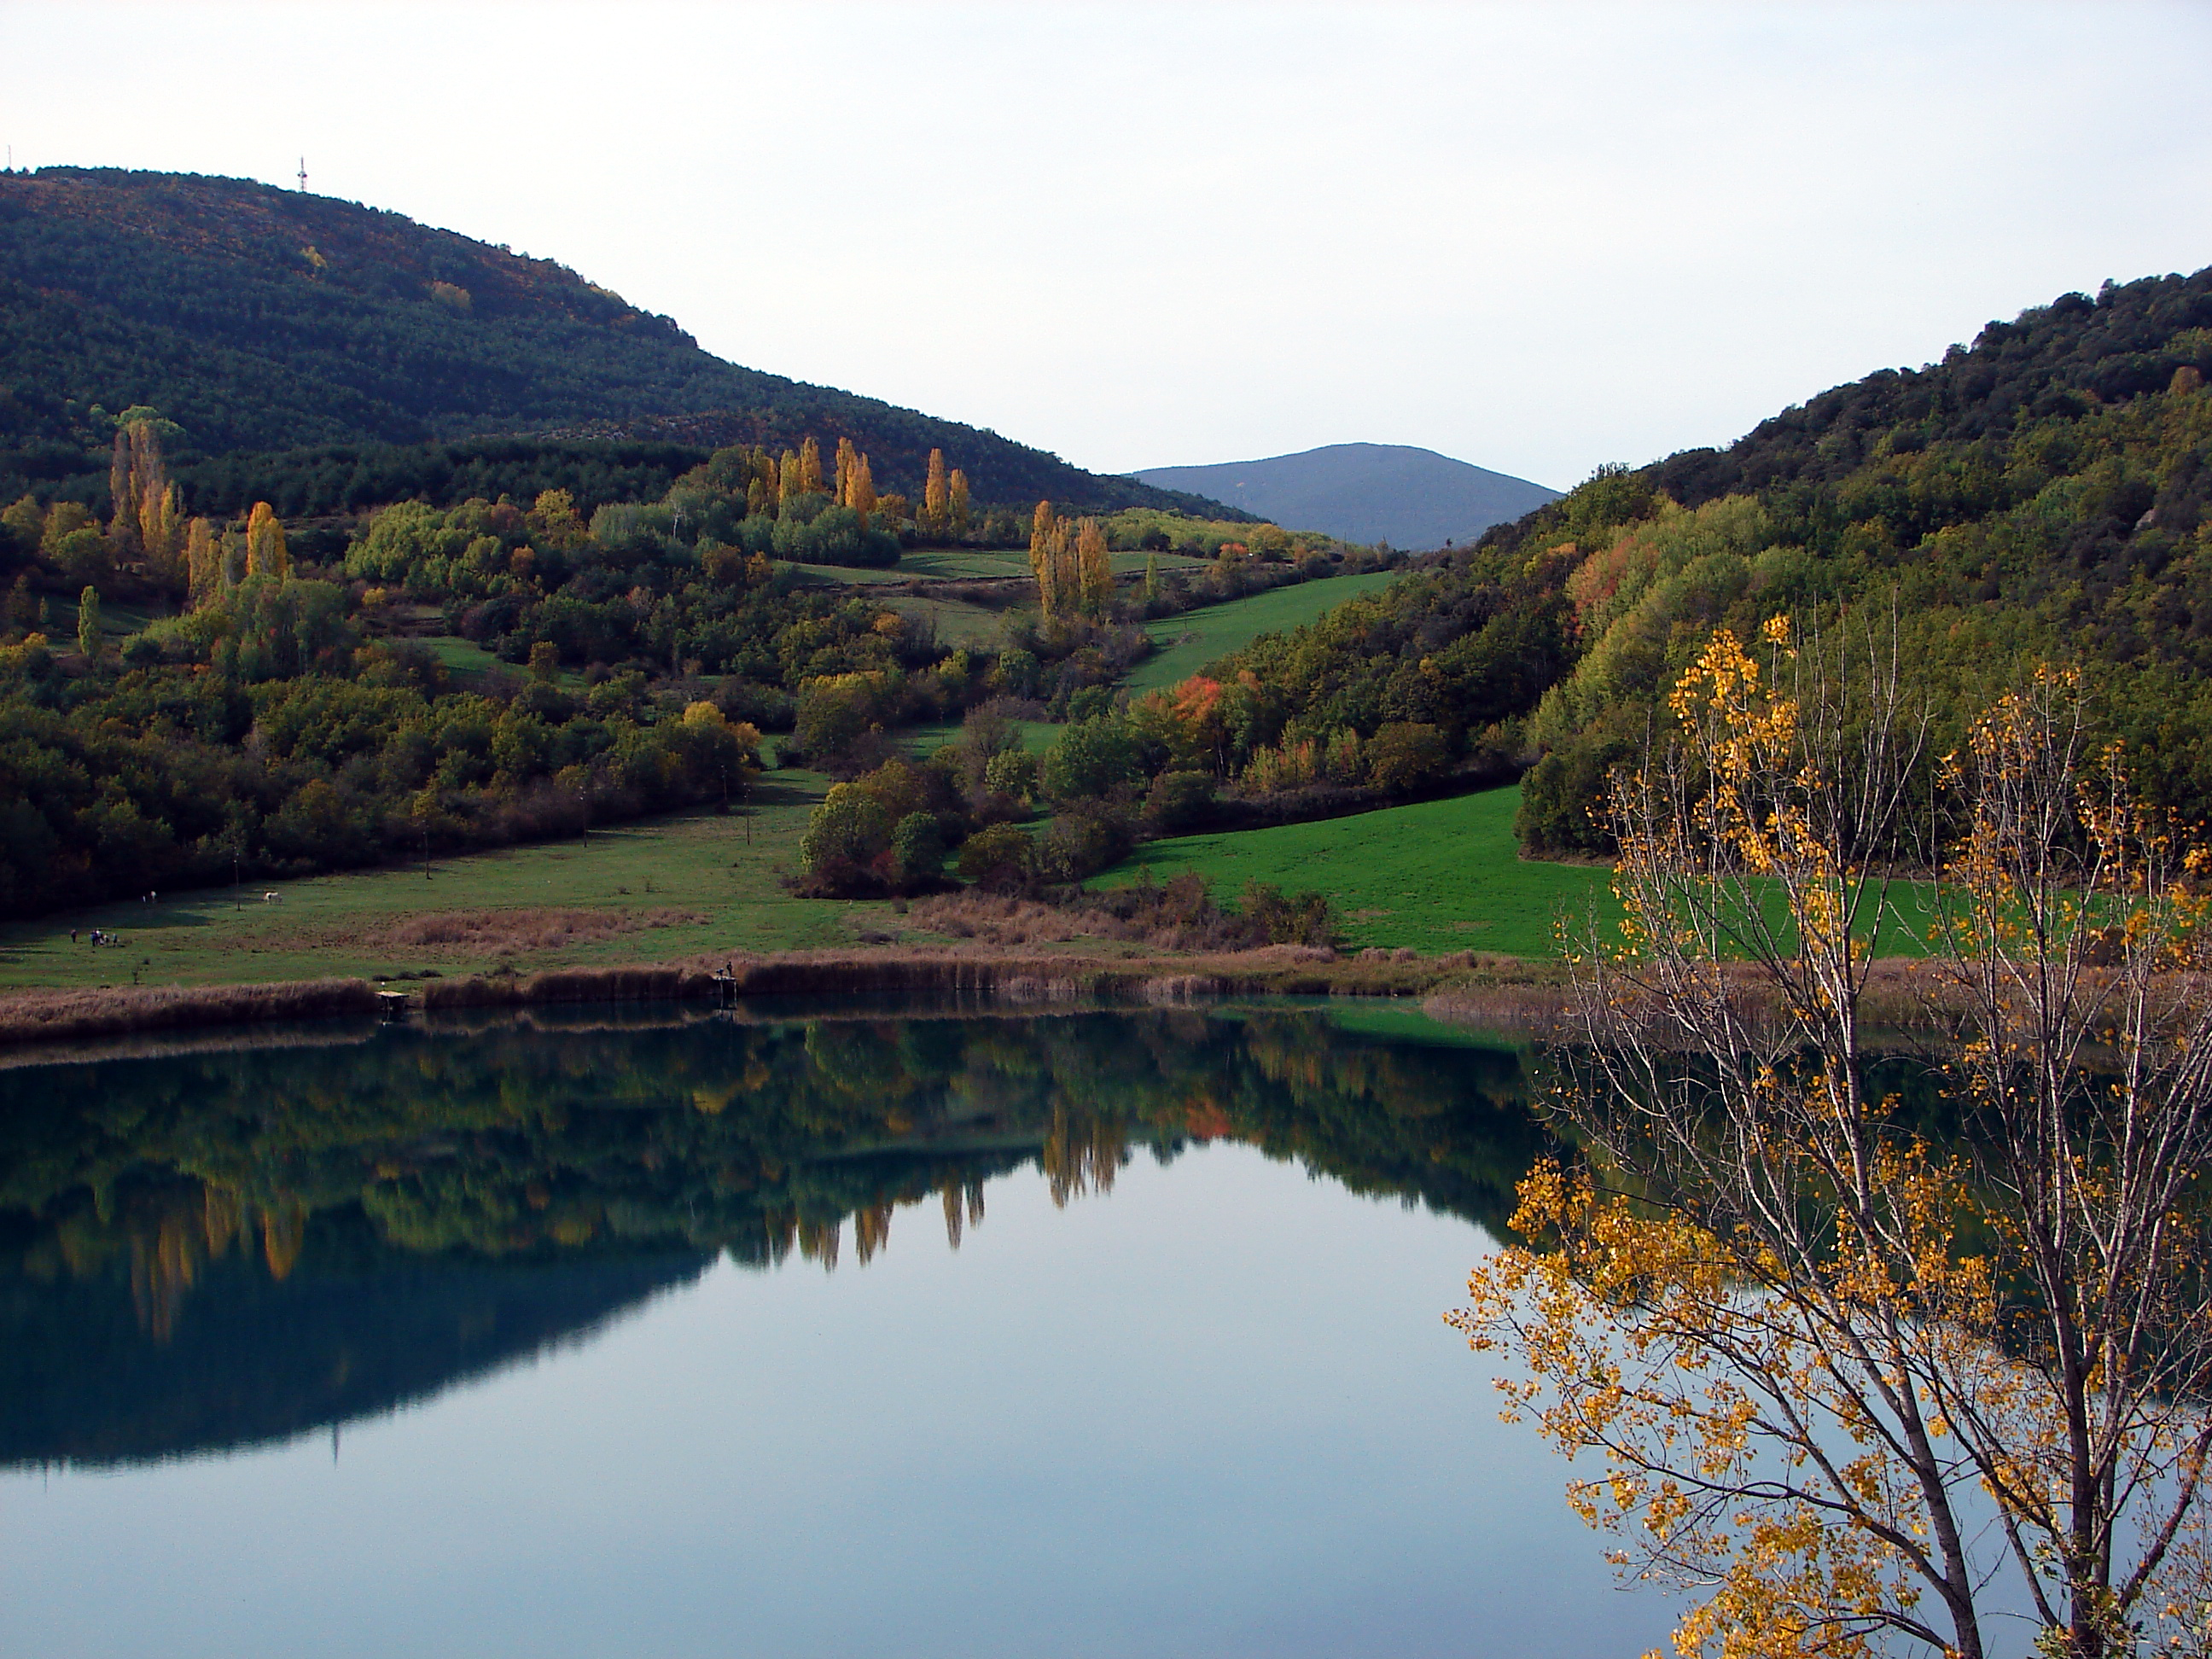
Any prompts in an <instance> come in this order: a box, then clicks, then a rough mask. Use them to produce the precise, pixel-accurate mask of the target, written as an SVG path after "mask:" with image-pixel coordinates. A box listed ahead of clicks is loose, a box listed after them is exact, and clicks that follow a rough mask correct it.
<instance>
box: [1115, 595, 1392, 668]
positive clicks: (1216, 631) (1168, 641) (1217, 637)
mask: <svg viewBox="0 0 2212 1659" xmlns="http://www.w3.org/2000/svg"><path fill="white" fill-rule="evenodd" d="M1397 574H1398V573H1396V572H1395V571H1389V570H1370V571H1368V572H1366V573H1365V574H1362V575H1358V576H1328V577H1324V578H1323V579H1322V580H1320V581H1317V582H1299V583H1297V584H1295V585H1293V586H1289V587H1278V588H1275V589H1273V590H1272V591H1271V592H1266V593H1255V594H1254V595H1252V597H1251V598H1249V599H1231V600H1230V601H1229V603H1228V604H1226V605H1207V606H1206V607H1205V608H1204V609H1202V610H1198V611H1185V612H1184V613H1183V614H1182V616H1180V617H1161V618H1160V619H1159V620H1158V622H1152V623H1146V624H1145V628H1146V632H1148V633H1150V634H1151V635H1152V638H1153V639H1154V640H1155V641H1158V645H1159V647H1160V649H1159V650H1158V652H1156V653H1154V654H1153V655H1152V656H1150V657H1148V658H1146V659H1145V660H1144V661H1143V662H1140V663H1139V664H1138V665H1137V666H1136V668H1135V669H1134V670H1133V671H1132V672H1131V674H1130V675H1129V679H1128V686H1129V690H1130V693H1131V694H1132V695H1133V696H1142V695H1143V694H1144V693H1145V692H1147V691H1155V690H1159V689H1160V688H1161V687H1163V686H1169V685H1173V684H1176V682H1177V681H1179V680H1184V679H1188V678H1190V676H1191V675H1193V674H1195V673H1196V672H1197V671H1199V670H1200V669H1201V668H1203V667H1205V666H1206V664H1208V663H1210V662H1212V660H1213V659H1215V658H1217V657H1225V656H1227V655H1228V654H1229V653H1231V651H1237V650H1240V649H1242V648H1243V647H1245V646H1247V645H1249V644H1250V643H1251V642H1252V641H1254V640H1255V639H1257V638H1259V637H1260V635H1262V634H1273V633H1279V632H1280V631H1282V630H1283V629H1291V628H1296V627H1297V626H1298V625H1299V624H1300V623H1310V622H1311V621H1312V620H1313V619H1314V618H1315V617H1318V616H1319V615H1321V613H1322V611H1326V610H1328V608H1329V607H1330V606H1331V605H1341V604H1343V603H1344V602H1345V601H1346V599H1353V598H1356V597H1357V596H1358V595H1359V594H1362V593H1371V592H1374V591H1375V590H1376V588H1378V587H1387V586H1389V585H1390V583H1392V582H1393V581H1395V580H1397Z"/></svg>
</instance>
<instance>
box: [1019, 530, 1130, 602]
mask: <svg viewBox="0 0 2212 1659" xmlns="http://www.w3.org/2000/svg"><path fill="white" fill-rule="evenodd" d="M1030 571H1031V573H1032V574H1035V576H1036V584H1037V605H1038V608H1039V609H1040V610H1041V611H1042V612H1043V613H1044V615H1045V616H1046V617H1070V616H1081V617H1094V618H1096V617H1104V616H1105V615H1106V613H1107V611H1109V608H1110V607H1111V605H1112V604H1113V599H1114V570H1113V565H1112V562H1111V559H1110V556H1109V554H1108V552H1107V548H1106V532H1104V531H1103V530H1102V529H1101V528H1100V527H1099V525H1098V521H1097V520H1095V519H1084V520H1079V521H1076V522H1071V521H1070V520H1066V519H1062V518H1060V517H1059V516H1058V515H1056V514H1055V513H1054V512H1053V510H1052V503H1051V502H1050V501H1039V502H1038V503H1037V504H1036V513H1035V514H1034V515H1033V516H1032V518H1031V520H1030Z"/></svg>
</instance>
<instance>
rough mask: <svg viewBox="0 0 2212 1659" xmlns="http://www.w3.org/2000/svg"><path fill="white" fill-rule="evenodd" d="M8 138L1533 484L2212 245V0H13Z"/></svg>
mask: <svg viewBox="0 0 2212 1659" xmlns="http://www.w3.org/2000/svg"><path fill="white" fill-rule="evenodd" d="M0 61H5V62H7V63H8V64H9V65H10V66H11V67H10V69H9V72H8V73H7V75H6V76H5V82H6V90H5V92H4V94H0V141H4V142H5V143H8V144H9V145H11V146H12V147H13V155H14V160H15V164H16V165H17V166H19V167H21V166H45V165H48V164H53V163H75V164H82V165H103V166H123V167H150V168H159V169H164V170H178V171H188V172H198V173H228V174H235V175H242V176H246V177H252V178H257V179H266V180H270V181H271V182H277V183H283V184H288V185H289V184H290V183H292V182H293V179H292V177H291V175H292V173H294V171H295V169H296V168H297V167H298V165H299V158H300V156H301V154H302V153H304V154H305V155H306V158H307V170H308V173H309V186H310V188H312V189H313V190H314V191H319V192H321V193H325V194H328V195H332V196H337V197H345V198H347V199H349V200H356V201H361V202H365V203H368V204H371V205H373V206H376V207H381V208H390V209H393V210H398V211H399V212H401V213H404V214H408V215H410V216H412V217H415V218H417V219H421V220H423V221H426V222H429V223H432V224H435V225H442V226H446V227H449V228H453V229H455V230H459V231H461V232H464V233H465V234H469V235H471V236H475V237H478V238H481V239H482V240H485V241H490V242H505V243H507V244H508V245H510V246H513V247H514V248H515V249H516V250H518V251H520V252H530V253H532V254H538V255H541V256H547V257H550V258H556V259H559V260H560V261H562V263H563V264H568V265H571V266H573V267H574V268H575V269H576V270H579V271H580V272H582V273H583V274H584V275H585V276H588V277H590V278H591V279H592V280H593V281H595V282H599V283H603V284H605V286H607V287H610V288H612V289H617V291H619V292H620V293H622V294H623V295H624V296H625V297H626V298H628V299H629V300H630V301H632V302H633V303H634V304H636V305H640V306H642V307H646V308H647V309H648V310H653V311H661V312H665V313H669V314H670V315H671V316H673V317H675V318H676V319H678V321H679V322H681V323H682V324H683V325H684V326H685V327H686V328H688V329H690V331H692V332H693V333H694V334H696V336H697V337H698V338H699V340H700V343H702V345H704V346H705V347H706V348H707V349H709V350H711V351H714V352H716V353H718V354H720V355H721V356H726V357H728V358H731V359H732V360H733V361H735V362H741V363H745V364H748V365H750V366H752V367H755V368H764V369H769V370H773V371H775V373H778V374H789V375H793V376H795V377H797V378H799V379H801V380H813V381H817V382H820V383H823V384H827V385H831V386H845V387H848V388H850V389H852V390H854V391H858V392H866V393H869V394H871V395H873V396H876V397H881V398H889V399H890V400H891V401H893V402H895V403H900V404H909V405H912V406H914V407H915V408H919V409H923V410H928V411H930V412H931V413H933V414H938V415H943V416H951V417H952V418H954V419H957V420H962V421H967V422H972V423H974V424H975V425H979V426H988V427H992V428H995V429H997V430H998V431H1000V432H1002V433H1005V434H1006V435H1009V436H1012V437H1016V438H1019V439H1021V440H1023V441H1025V442H1030V443H1034V444H1036V445H1039V446H1041V447H1044V448H1048V449H1051V450H1054V451H1057V452H1058V453H1060V454H1062V455H1065V456H1066V457H1067V458H1068V459H1071V460H1073V461H1075V462H1077V463H1079V464H1080V465H1085V466H1088V467H1091V468H1095V469H1097V470H1100V471H1126V470H1128V469H1132V468H1135V467H1140V466H1158V465H1182V464H1193V463H1200V462H1208V461H1226V460H1239V459H1250V458H1253V457H1256V456H1261V455H1268V454H1274V453H1281V452H1284V451H1289V450H1296V449H1303V448H1308V447H1313V446H1315V445H1318V444H1324V443H1334V442H1340V441H1350V440H1367V441H1375V442H1384V443H1408V444H1419V445H1423V446H1425V447H1430V448H1434V449H1438V450H1442V451H1443V452H1444V453H1447V454H1451V455H1456V456H1459V457H1461V458H1462V459H1466V460H1470V461H1474V462H1476V463H1477V464H1479V465H1484V466H1489V467H1494V468H1497V469H1498V470H1499V471H1506V472H1511V473H1516V474H1519V475H1521V476H1522V477H1529V478H1534V479H1536V480H1537V481H1539V482H1541V483H1548V484H1552V485H1554V486H1562V487H1563V486H1565V485H1567V484H1570V483H1574V482H1576V481H1577V480H1578V479H1580V478H1582V477H1586V476H1588V474H1589V471H1590V469H1591V468H1592V467H1593V466H1595V465H1598V464H1599V463H1601V462H1604V461H1611V460H1620V461H1627V462H1631V463H1636V462H1641V461H1645V460H1649V459H1654V458H1656V457H1657V456H1659V455H1662V454H1665V453H1668V452H1670V451H1672V450H1675V449H1679V448H1682V447H1687V446H1690V445H1695V444H1706V443H1717V442H1725V441H1728V440H1729V439H1731V438H1733V437H1735V436H1736V435H1739V434H1741V432H1743V431H1745V430H1747V428H1750V427H1751V426H1753V424H1755V423H1756V422H1758V421H1759V419H1761V418H1762V417H1764V416H1766V415H1768V414H1771V413H1772V412H1773V411H1774V410H1777V409H1778V408H1780V407H1782V406H1783V405H1784V404H1790V403H1793V402H1798V401H1802V399H1804V398H1807V397H1808V396H1809V395H1811V394H1812V393H1814V392H1818V391H1820V390H1821V389H1822V388H1824V387H1826V386H1832V385H1834V384H1836V383H1837V382H1838V381H1841V380H1850V379H1854V378H1856V377H1857V376H1858V375H1860V374H1864V373H1866V372H1867V371H1869V369H1873V368H1878V367H1881V366H1883V365H1902V364H1918V363H1921V362H1926V361H1929V360H1930V359H1933V358H1936V357H1939V356H1941V355H1942V351H1943V349H1944V348H1945V347H1946V346H1947V345H1948V344H1949V343H1951V342H1953V341H1956V340H1964V339H1967V338H1970V337H1972V334H1973V333H1974V331H1976V330H1977V329H1978V328H1979V327H1980V325H1982V324H1983V323H1984V321H1986V320H1987V319H1990V318H1992V317H2009V316H2011V315H2013V314H2015V313H2017V312H2018V311H2020V310H2021V308H2022V307H2027V306H2029V305H2033V304H2037V303H2039V302H2042V301H2047V300H2049V299H2051V297H2053V296H2054V295H2057V294H2060V293H2063V292H2065V291H2067V290H2069V289H2091V290H2093V289H2095V288H2096V286H2097V285H2098V283H2100V282H2101V281H2103V280H2104V279H2106V278H2107V277H2112V278H2117V279H2120V280H2125V279H2128V278H2130V277H2134V276H2142V275H2145V274H2148V273H2153V272H2164V271H2169V270H2194V269H2196V268H2197V267H2199V266H2201V265H2204V264H2212V214H2208V209H2212V119H2208V118H2207V116H2206V102H2205V86H2206V82H2207V78H2208V73H2212V5H2207V4H2203V3H2197V4H2178V3H2164V4H2130V3H2124V0H2095V3H2092V0H2075V3H2067V4H2057V5H2041V6H2039V5H2030V4H2017V3H2015V4H2002V5H1996V4H1990V5H1983V4H1966V3H1943V0H1915V3H1909V4H1898V5H1883V4H1830V5H1818V4H1790V3H1769V4H1739V5H1690V4H1667V3H1644V4H1631V5H1598V4H1573V3H1566V4H1553V5H1528V4H1524V5H1516V6H1476V5H1464V6H1451V5H1405V6H1395V7H1394V6H1384V5H1373V4H1370V5H1362V6H1357V7H1341V6H1340V7H1299V6H1293V5H1287V4H1280V3H1274V4H1267V5H1262V6H1249V7H1248V6H1242V5H1228V4H1209V3H1186V4H1180V5H1164V6H1142V5H1110V6H1079V5H1058V6H1055V5H1051V4H1043V3H1036V0H1030V3H1023V4H1017V5H1006V6H962V5H950V4H947V5H930V4H920V3H909V4H902V5H890V6H876V7H859V6H849V7H848V6H833V5H794V4H784V5H781V6H777V7H775V8H763V9H753V8H750V7H744V6H738V5H715V6H711V7H687V6H674V5H670V6H656V5H648V4H640V3H627V4H623V5H619V6H617V5H592V6H574V7H563V6H560V5H556V4H547V3H521V0H513V3H496V0H489V3H481V4H477V5H469V4H465V3H456V0H444V3H441V4H438V5H435V6H420V7H418V6H411V5H399V4H377V5H341V4H311V3H285V4H277V3H250V4H239V5H230V6H217V5H195V4H188V3H167V4H158V5H156V4H148V3H128V4H100V3H87V0H70V3H66V4H64V3H54V0H46V3H38V4H31V3H24V0H0Z"/></svg>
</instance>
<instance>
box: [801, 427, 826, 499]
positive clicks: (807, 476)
mask: <svg viewBox="0 0 2212 1659" xmlns="http://www.w3.org/2000/svg"><path fill="white" fill-rule="evenodd" d="M799 491H800V493H801V494H803V495H820V494H821V493H822V446H821V445H820V444H817V443H816V442H815V441H814V440H813V439H812V438H809V439H807V440H806V441H805V442H804V443H802V444H800V445H799Z"/></svg>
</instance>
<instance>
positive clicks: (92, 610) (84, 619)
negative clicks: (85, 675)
mask: <svg viewBox="0 0 2212 1659" xmlns="http://www.w3.org/2000/svg"><path fill="white" fill-rule="evenodd" d="M105 643H106V635H104V634H102V633H101V631H100V590H99V589H98V588H96V587H88V588H86V589H85V590H84V592H82V593H80V594H78V595H77V600H76V648H77V649H78V650H80V651H82V652H83V653H84V655H85V660H86V661H88V662H98V661H99V660H100V647H101V646H102V645H103V644H105Z"/></svg>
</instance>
